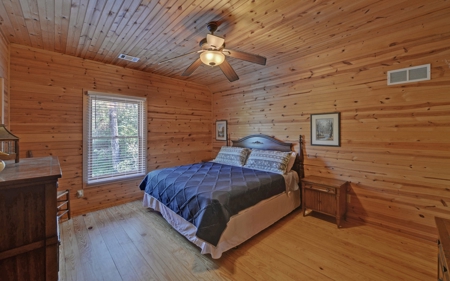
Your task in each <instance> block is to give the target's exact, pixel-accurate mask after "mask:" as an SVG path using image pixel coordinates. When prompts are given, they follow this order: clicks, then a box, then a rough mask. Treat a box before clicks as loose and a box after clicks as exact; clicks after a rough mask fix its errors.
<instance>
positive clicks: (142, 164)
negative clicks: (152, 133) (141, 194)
mask: <svg viewBox="0 0 450 281" xmlns="http://www.w3.org/2000/svg"><path fill="white" fill-rule="evenodd" d="M145 102H146V101H145V99H144V98H134V97H129V96H120V95H112V94H103V93H96V92H88V93H87V95H86V96H85V106H84V111H85V112H84V122H83V123H84V124H83V126H84V134H83V141H84V155H83V156H84V163H83V176H84V180H85V183H87V184H96V183H102V182H106V181H113V180H120V179H125V178H129V177H135V176H143V175H145V173H146V163H147V159H146V143H147V141H146V135H147V130H146V120H147V118H146V106H145Z"/></svg>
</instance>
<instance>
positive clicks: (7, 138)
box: [0, 124, 19, 163]
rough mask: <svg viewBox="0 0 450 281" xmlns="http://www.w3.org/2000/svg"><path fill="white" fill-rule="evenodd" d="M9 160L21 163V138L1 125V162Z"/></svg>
mask: <svg viewBox="0 0 450 281" xmlns="http://www.w3.org/2000/svg"><path fill="white" fill-rule="evenodd" d="M9 159H15V161H16V163H19V138H18V137H17V136H15V135H13V134H12V133H11V132H10V131H9V130H8V129H6V127H5V125H3V124H0V160H9Z"/></svg>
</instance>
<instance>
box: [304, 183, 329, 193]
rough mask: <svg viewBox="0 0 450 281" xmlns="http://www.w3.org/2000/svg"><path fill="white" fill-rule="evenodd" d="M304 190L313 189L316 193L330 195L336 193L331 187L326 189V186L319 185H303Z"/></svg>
mask: <svg viewBox="0 0 450 281" xmlns="http://www.w3.org/2000/svg"><path fill="white" fill-rule="evenodd" d="M305 188H308V189H314V190H317V191H321V192H326V193H331V194H335V193H336V189H335V188H333V187H326V186H321V185H316V184H309V183H305Z"/></svg>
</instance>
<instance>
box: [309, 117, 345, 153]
mask: <svg viewBox="0 0 450 281" xmlns="http://www.w3.org/2000/svg"><path fill="white" fill-rule="evenodd" d="M340 119H341V116H340V113H339V112H332V113H321V114H311V145H322V146H341V141H340V139H341V136H340V134H341V132H340V130H341V126H340Z"/></svg>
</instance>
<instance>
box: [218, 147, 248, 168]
mask: <svg viewBox="0 0 450 281" xmlns="http://www.w3.org/2000/svg"><path fill="white" fill-rule="evenodd" d="M249 153H250V149H248V148H242V147H231V146H222V148H221V149H220V151H219V154H217V156H216V159H214V160H213V161H212V162H215V163H220V164H225V165H232V166H240V167H242V166H244V164H245V160H247V156H248V154H249Z"/></svg>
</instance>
